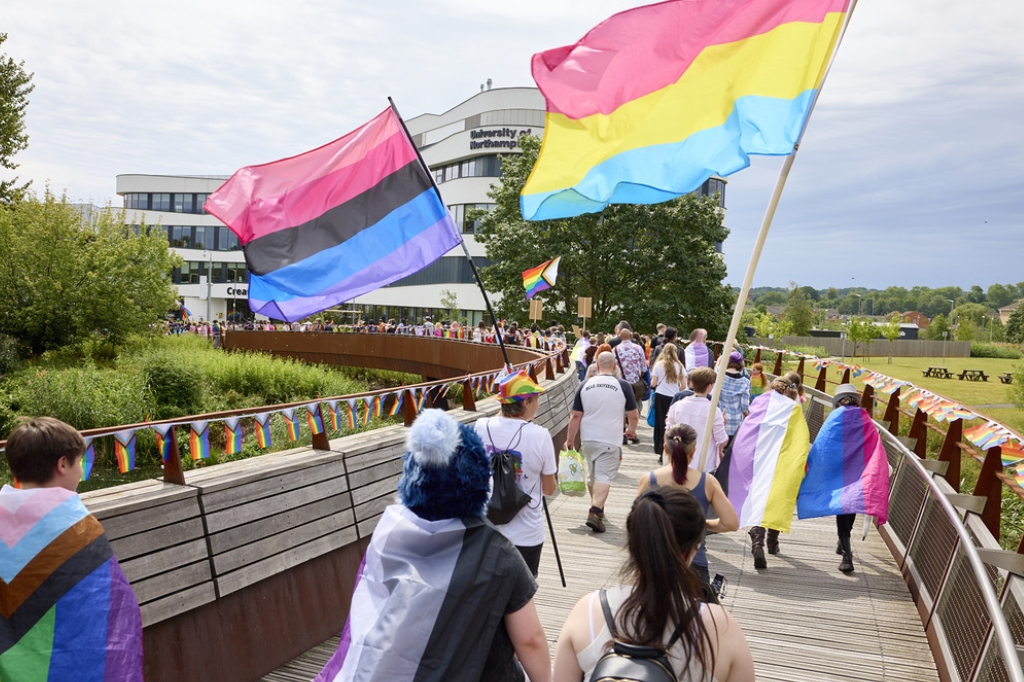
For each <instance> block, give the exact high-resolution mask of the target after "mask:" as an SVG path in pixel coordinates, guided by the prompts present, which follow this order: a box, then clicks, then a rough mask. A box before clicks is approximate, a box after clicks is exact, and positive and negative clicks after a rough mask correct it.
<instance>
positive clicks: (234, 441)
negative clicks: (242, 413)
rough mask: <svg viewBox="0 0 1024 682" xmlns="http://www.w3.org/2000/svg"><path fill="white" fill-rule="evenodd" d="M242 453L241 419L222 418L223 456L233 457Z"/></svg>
mask: <svg viewBox="0 0 1024 682" xmlns="http://www.w3.org/2000/svg"><path fill="white" fill-rule="evenodd" d="M241 451H242V418H241V417H225V418H224V454H225V455H235V454H238V453H239V452H241Z"/></svg>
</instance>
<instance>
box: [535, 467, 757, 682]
mask: <svg viewBox="0 0 1024 682" xmlns="http://www.w3.org/2000/svg"><path fill="white" fill-rule="evenodd" d="M705 523H706V521H705V518H704V512H703V511H701V508H700V504H698V502H697V500H696V499H694V497H693V495H692V494H690V493H689V492H688V491H686V490H683V489H682V488H675V487H665V488H659V489H658V490H651V491H648V492H646V493H644V494H643V495H640V496H639V497H638V498H636V501H635V502H634V503H633V508H632V510H631V511H630V512H629V516H628V517H627V519H626V532H627V541H626V547H627V549H628V551H629V558H628V560H627V562H626V564H625V566H624V567H623V569H622V576H623V578H624V580H625V583H626V584H624V585H620V586H618V587H614V588H612V589H609V590H608V591H607V592H606V593H604V594H603V595H602V591H598V592H592V593H590V594H588V595H585V596H584V597H583V598H582V599H580V600H579V601H578V602H577V603H576V606H574V607H573V609H572V612H571V613H570V614H569V617H568V618H567V619H566V621H565V624H564V625H563V626H562V632H561V634H560V635H559V637H558V644H557V645H556V648H555V668H554V677H553V679H554V680H555V681H556V682H579V681H580V680H589V679H590V674H591V672H592V671H593V669H594V667H595V666H596V665H597V662H598V660H599V659H600V658H601V656H603V655H604V654H605V652H606V651H608V650H609V649H610V648H611V644H612V636H611V632H610V630H609V628H608V625H607V624H606V623H605V618H604V615H603V609H602V604H601V598H602V596H604V597H605V598H606V599H607V601H608V605H609V607H610V609H611V612H612V614H613V616H612V617H613V618H614V622H615V631H616V632H617V634H618V639H619V641H622V642H626V643H629V644H634V645H638V646H650V647H655V648H658V649H661V650H662V651H664V652H665V653H666V654H667V657H668V660H669V662H670V663H671V664H672V668H673V670H674V672H675V675H676V677H677V679H679V680H681V681H689V682H697V681H698V680H708V679H711V680H714V681H717V682H746V681H748V680H753V679H754V661H753V658H752V657H751V654H750V647H749V645H748V644H747V640H746V637H744V635H743V631H742V630H741V629H740V626H739V623H737V622H736V620H735V619H734V618H733V617H732V615H731V614H730V613H729V612H728V611H726V610H725V609H724V608H723V607H721V606H719V605H717V604H705V603H703V601H702V595H703V588H702V585H701V581H700V578H699V577H698V576H697V574H696V573H695V572H694V571H693V570H692V569H691V568H690V566H689V563H690V561H691V560H692V559H693V556H694V554H695V553H696V552H697V548H698V547H699V546H700V543H701V541H702V540H703V538H704V527H705ZM673 640H674V641H673ZM669 642H671V645H670V646H669V645H668V643H669Z"/></svg>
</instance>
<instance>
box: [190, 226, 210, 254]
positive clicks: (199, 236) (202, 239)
mask: <svg viewBox="0 0 1024 682" xmlns="http://www.w3.org/2000/svg"><path fill="white" fill-rule="evenodd" d="M193 248H196V249H208V248H210V245H209V243H208V242H207V241H206V228H205V227H197V228H196V240H195V241H194V242H193Z"/></svg>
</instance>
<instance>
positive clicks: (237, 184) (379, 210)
mask: <svg viewBox="0 0 1024 682" xmlns="http://www.w3.org/2000/svg"><path fill="white" fill-rule="evenodd" d="M205 209H206V211H207V213H210V214H212V215H214V216H216V217H217V218H219V219H220V220H221V221H223V222H224V224H225V225H227V226H228V227H229V228H231V230H232V231H233V232H234V233H235V234H237V235H238V239H239V242H241V244H242V248H243V250H244V251H245V261H246V265H247V266H248V268H249V272H250V273H251V276H250V279H249V305H250V307H251V308H252V310H253V312H258V313H262V314H264V315H267V316H269V317H273V318H276V319H281V320H287V321H289V322H292V321H295V320H299V319H302V318H303V317H306V316H307V315H310V314H312V313H315V312H318V311H321V310H325V309H327V308H329V307H331V306H332V305H335V304H337V303H341V302H343V301H348V300H351V299H353V298H355V297H356V296H359V295H360V294H364V293H366V292H369V291H373V290H375V289H379V288H380V287H382V286H385V285H386V284H390V283H391V282H394V281H396V280H399V279H401V278H402V277H405V276H407V275H411V274H412V273H414V272H418V271H419V270H422V269H423V268H425V267H426V266H428V265H430V264H431V263H433V262H434V261H435V260H437V259H438V258H440V257H441V256H443V255H444V254H445V252H447V251H448V250H449V249H451V248H453V247H454V246H457V245H458V244H459V241H460V236H459V231H458V228H457V227H456V226H455V223H454V221H453V220H452V218H451V215H450V214H449V213H448V210H447V209H446V208H445V206H444V204H443V203H442V201H441V198H440V197H439V196H438V194H437V191H436V190H435V189H434V186H433V183H432V182H431V179H430V176H429V175H428V174H427V171H426V169H425V168H424V166H423V164H422V163H421V162H420V160H419V158H418V155H417V153H416V148H415V146H414V145H413V143H412V140H410V139H409V136H408V135H407V134H406V132H405V130H404V128H403V126H402V121H401V119H399V117H398V115H397V114H396V113H395V111H394V109H393V108H390V107H389V108H388V109H386V110H385V111H383V112H382V113H380V114H379V115H377V116H376V117H374V118H373V119H372V120H371V121H369V122H368V123H366V124H365V125H363V126H361V127H360V128H357V129H356V130H354V131H352V132H350V133H349V134H347V135H345V136H344V137H341V138H339V139H337V140H335V141H334V142H329V143H327V144H325V145H324V146H322V147H319V148H317V149H314V150H312V151H309V152H306V153H303V154H299V155H298V156H293V157H291V158H287V159H282V160H280V161H275V162H272V163H266V164H262V165H259V166H248V167H245V168H242V169H240V170H238V171H237V172H235V174H234V175H232V176H231V178H230V179H229V180H228V181H227V182H225V183H224V184H223V185H222V186H221V187H220V188H219V189H217V191H215V192H214V193H213V194H211V195H210V197H209V199H207V200H206V204H205Z"/></svg>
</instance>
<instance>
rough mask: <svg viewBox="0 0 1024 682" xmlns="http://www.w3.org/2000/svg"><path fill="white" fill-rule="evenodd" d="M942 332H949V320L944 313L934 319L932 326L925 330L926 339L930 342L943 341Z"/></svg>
mask: <svg viewBox="0 0 1024 682" xmlns="http://www.w3.org/2000/svg"><path fill="white" fill-rule="evenodd" d="M942 332H947V333H948V332H949V320H947V319H946V316H945V315H943V314H942V313H939V314H938V315H936V316H935V317H934V318H932V321H931V324H929V325H928V328H927V329H925V330H924V337H925V338H926V339H928V340H929V341H941V340H942Z"/></svg>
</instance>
